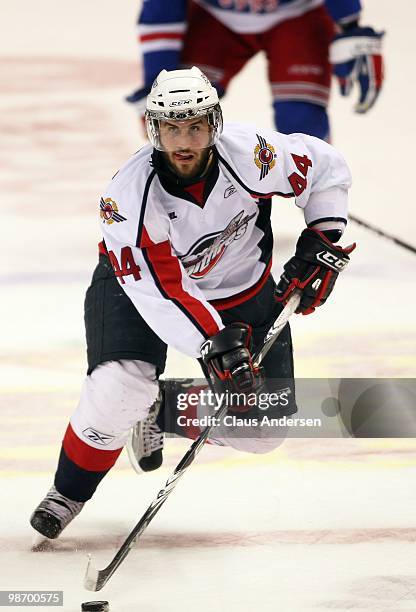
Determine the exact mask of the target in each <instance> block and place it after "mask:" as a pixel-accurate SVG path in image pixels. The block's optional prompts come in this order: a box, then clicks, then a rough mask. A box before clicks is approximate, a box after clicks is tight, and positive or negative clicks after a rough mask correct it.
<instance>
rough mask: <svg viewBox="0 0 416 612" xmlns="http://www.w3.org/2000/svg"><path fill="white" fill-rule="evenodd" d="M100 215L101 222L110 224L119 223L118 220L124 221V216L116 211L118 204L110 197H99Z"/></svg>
mask: <svg viewBox="0 0 416 612" xmlns="http://www.w3.org/2000/svg"><path fill="white" fill-rule="evenodd" d="M100 217H101V219H102V220H103V223H107V225H111V224H112V223H114V221H115V222H116V223H120V221H126V217H123V216H122V215H120V213H119V212H118V206H117V204H116V203H115V202H114V200H112V199H111V198H106V199H105V200H104V198H101V200H100Z"/></svg>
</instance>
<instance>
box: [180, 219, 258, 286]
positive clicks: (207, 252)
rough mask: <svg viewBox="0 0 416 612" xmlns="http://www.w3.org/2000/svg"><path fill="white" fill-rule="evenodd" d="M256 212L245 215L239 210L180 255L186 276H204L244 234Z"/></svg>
mask: <svg viewBox="0 0 416 612" xmlns="http://www.w3.org/2000/svg"><path fill="white" fill-rule="evenodd" d="M256 214H257V213H253V214H252V215H245V214H244V211H243V210H241V211H240V212H239V213H238V214H237V215H235V217H234V218H233V219H231V221H230V222H229V224H228V225H227V227H225V228H224V229H223V230H221V231H219V232H214V233H213V234H207V235H206V236H202V238H200V239H199V240H198V241H197V242H196V243H195V244H193V245H192V246H191V248H190V249H189V251H188V252H187V253H186V254H185V255H180V256H179V259H180V260H181V262H182V265H183V266H184V268H185V270H186V272H187V273H188V276H190V277H191V278H196V279H198V278H203V277H204V276H206V275H207V274H208V273H209V272H210V271H211V270H212V268H214V267H215V266H216V265H217V263H218V262H219V261H220V259H221V258H222V256H223V255H224V253H225V252H226V250H227V249H228V248H229V247H230V246H231V245H232V244H233V243H234V242H235V241H236V240H240V239H241V238H242V237H243V236H244V234H245V233H246V231H247V227H248V224H249V222H250V221H251V219H253V218H254V217H255V216H256Z"/></svg>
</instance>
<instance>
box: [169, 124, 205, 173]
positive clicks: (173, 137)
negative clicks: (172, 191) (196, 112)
mask: <svg viewBox="0 0 416 612" xmlns="http://www.w3.org/2000/svg"><path fill="white" fill-rule="evenodd" d="M160 141H161V144H162V146H163V148H164V151H165V154H166V156H167V158H168V161H169V164H170V166H171V167H172V169H173V170H174V171H175V173H176V174H177V175H178V176H180V177H182V178H192V177H193V176H197V175H198V174H200V173H201V172H202V171H203V170H204V168H205V165H206V163H207V159H208V155H209V148H208V147H209V144H210V141H211V128H210V126H209V125H208V120H207V118H206V117H199V118H197V119H188V120H187V121H161V122H160Z"/></svg>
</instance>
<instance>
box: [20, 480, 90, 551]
mask: <svg viewBox="0 0 416 612" xmlns="http://www.w3.org/2000/svg"><path fill="white" fill-rule="evenodd" d="M83 506H84V502H78V501H74V500H72V499H68V497H65V495H61V493H59V492H58V491H57V490H56V488H55V486H52V487H51V489H50V490H49V491H48V493H47V494H46V497H45V498H44V499H43V500H42V501H41V502H40V504H39V506H38V507H37V508H36V509H35V511H34V512H33V514H32V516H31V517H30V524H31V525H32V527H33V529H35V530H36V531H37V532H38V533H39V534H41V536H44V537H45V538H48V539H51V540H54V539H55V538H57V537H58V536H59V535H60V534H61V533H62V531H63V530H64V529H65V527H66V526H67V525H68V524H69V523H70V522H71V521H72V519H74V518H75V517H76V516H77V515H78V514H79V513H80V512H81V510H82V508H83ZM41 541H42V538H39V537H36V540H35V543H36V545H38V544H39V543H40V542H41Z"/></svg>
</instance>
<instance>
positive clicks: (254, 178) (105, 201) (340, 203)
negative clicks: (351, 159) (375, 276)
mask: <svg viewBox="0 0 416 612" xmlns="http://www.w3.org/2000/svg"><path fill="white" fill-rule="evenodd" d="M152 152H153V149H152V146H151V145H146V146H145V147H143V148H142V149H141V150H140V151H138V152H137V153H136V154H135V155H133V157H132V158H131V159H130V160H129V161H128V162H127V163H126V164H125V165H124V166H123V167H122V168H121V169H120V171H119V172H118V173H117V174H116V175H115V177H114V178H113V180H112V181H111V183H110V185H109V186H108V188H107V190H106V191H105V193H104V195H103V197H102V199H101V204H100V216H101V222H102V230H103V236H104V240H105V245H106V249H107V252H108V255H109V257H110V261H111V263H112V265H113V267H114V270H115V273H116V276H117V278H118V280H119V282H120V284H121V286H122V287H123V289H124V291H125V292H126V294H127V295H128V296H129V298H130V299H131V301H132V302H133V304H134V305H135V307H136V308H137V310H138V311H139V312H140V314H141V315H142V317H143V318H144V319H145V321H146V322H147V323H148V324H149V326H150V327H151V328H152V329H153V330H154V331H155V333H156V334H158V335H159V336H160V338H161V339H162V340H164V341H165V342H166V343H167V344H168V345H170V346H173V347H174V348H176V349H177V350H179V351H181V352H183V353H185V354H187V355H190V356H191V357H199V356H200V355H199V349H200V346H201V344H202V342H203V341H204V340H205V339H206V338H208V337H209V336H212V335H214V334H215V333H217V332H218V331H219V330H220V329H221V328H222V327H223V325H222V322H221V319H220V316H219V315H218V312H217V311H218V310H220V309H221V302H222V301H223V300H225V301H226V304H228V306H230V305H231V302H230V300H231V301H232V300H233V299H234V300H235V303H236V302H237V301H238V299H239V297H240V296H242V297H241V299H240V301H242V300H244V299H247V296H248V295H249V294H250V291H251V289H253V288H254V290H255V288H256V287H257V288H258V287H259V286H260V285H261V283H262V282H263V280H262V279H264V280H265V278H266V277H267V275H268V273H269V270H270V266H271V256H272V241H273V238H272V231H271V226H270V206H271V198H272V196H276V197H284V198H294V202H295V203H296V205H297V206H299V207H301V208H303V209H304V214H305V220H306V223H307V224H308V225H309V226H313V225H314V224H317V223H320V222H323V221H325V222H327V223H329V224H331V223H334V225H336V224H337V223H339V221H344V222H345V223H346V219H347V191H348V188H349V186H350V183H351V178H350V172H349V170H348V167H347V165H346V163H345V161H344V159H343V158H342V156H341V155H340V154H339V153H338V152H337V151H336V150H335V149H334V148H333V147H332V146H330V145H328V144H327V143H325V142H323V141H321V140H318V139H317V138H313V137H311V136H306V135H304V134H291V135H289V136H287V135H284V134H279V133H277V132H275V131H272V130H266V129H257V128H256V127H255V126H251V125H247V124H232V125H226V126H225V128H224V132H223V134H222V135H221V137H220V140H219V143H218V144H217V145H216V158H217V161H218V169H217V170H216V172H217V174H216V177H215V182H214V184H213V186H212V188H211V191H210V193H209V195H208V197H207V198H206V201H205V204H204V206H203V207H201V206H198V204H196V203H195V202H192V201H190V200H188V199H184V198H182V197H180V195H177V194H175V193H172V192H169V191H168V190H167V189H166V188H164V186H163V184H162V183H163V180H161V177H159V176H158V174H157V172H156V170H155V169H154V168H153V167H152ZM210 302H212V303H210Z"/></svg>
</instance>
